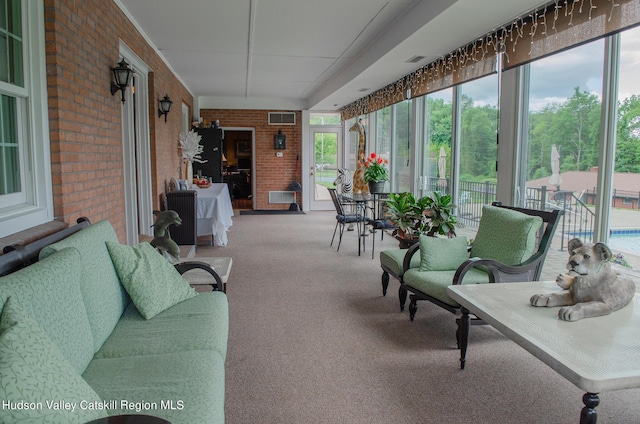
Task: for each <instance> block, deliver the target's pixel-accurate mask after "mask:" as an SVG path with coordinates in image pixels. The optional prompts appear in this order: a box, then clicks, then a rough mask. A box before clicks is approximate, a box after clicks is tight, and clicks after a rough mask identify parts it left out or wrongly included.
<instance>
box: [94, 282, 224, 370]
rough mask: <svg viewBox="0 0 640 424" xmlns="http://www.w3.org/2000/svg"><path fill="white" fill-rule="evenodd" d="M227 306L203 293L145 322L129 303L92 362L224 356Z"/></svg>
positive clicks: (211, 294) (214, 295) (219, 298)
mask: <svg viewBox="0 0 640 424" xmlns="http://www.w3.org/2000/svg"><path fill="white" fill-rule="evenodd" d="M228 335H229V302H228V301H227V296H226V295H225V294H224V293H223V292H219V291H215V292H203V293H200V294H199V295H198V296H196V297H193V298H191V299H188V300H185V301H184V302H181V303H178V304H177V305H174V306H172V307H171V308H169V309H167V310H165V311H163V312H160V313H159V314H158V315H156V316H155V317H153V319H150V320H146V319H144V317H143V316H142V315H140V312H139V311H138V309H137V308H136V307H135V305H134V304H133V303H132V304H131V305H129V307H128V308H127V310H126V311H125V312H124V314H123V315H122V318H120V321H119V322H118V325H116V328H115V329H114V330H113V333H112V334H111V336H110V337H109V338H108V339H107V341H106V342H105V343H104V344H103V345H102V348H101V349H100V350H99V351H98V352H97V353H96V355H95V357H96V358H116V357H122V356H136V355H153V354H159V353H174V352H180V351H187V350H215V351H217V352H218V353H220V355H221V356H222V358H223V359H225V358H226V355H227V339H228Z"/></svg>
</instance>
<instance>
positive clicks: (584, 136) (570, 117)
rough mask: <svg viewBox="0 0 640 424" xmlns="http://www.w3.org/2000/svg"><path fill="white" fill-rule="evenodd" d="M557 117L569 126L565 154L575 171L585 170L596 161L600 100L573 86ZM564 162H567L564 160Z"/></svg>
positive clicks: (594, 164)
mask: <svg viewBox="0 0 640 424" xmlns="http://www.w3.org/2000/svg"><path fill="white" fill-rule="evenodd" d="M559 118H560V119H561V120H562V122H564V123H565V124H566V125H567V128H570V129H571V131H570V132H569V134H568V136H569V137H568V139H567V140H566V142H567V143H563V144H564V145H566V146H567V147H568V148H565V149H563V152H565V153H564V154H565V156H567V155H571V157H572V158H573V160H574V164H575V165H574V166H575V168H574V169H575V170H576V171H585V170H588V169H589V168H590V167H592V166H596V165H597V163H598V150H599V149H598V147H599V139H600V100H599V99H598V96H596V95H595V94H592V93H589V92H587V91H582V92H580V87H575V89H574V93H573V96H571V97H570V98H569V99H568V100H567V101H566V102H565V103H564V104H563V106H562V108H561V110H560V111H559ZM565 163H568V162H567V161H565Z"/></svg>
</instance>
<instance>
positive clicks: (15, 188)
mask: <svg viewBox="0 0 640 424" xmlns="http://www.w3.org/2000/svg"><path fill="white" fill-rule="evenodd" d="M22 62H23V61H22V12H21V5H20V2H19V1H17V0H13V1H2V2H0V81H1V82H2V83H4V84H2V86H1V89H2V91H0V196H3V200H4V202H3V203H7V204H12V203H17V202H19V201H24V199H25V197H24V195H23V193H22V182H21V180H22V176H21V168H22V166H21V161H20V150H21V148H20V145H19V142H18V141H19V137H20V133H19V130H18V119H19V118H20V116H19V114H18V103H19V102H20V103H22V101H23V98H24V76H23V66H22ZM10 195H11V196H10Z"/></svg>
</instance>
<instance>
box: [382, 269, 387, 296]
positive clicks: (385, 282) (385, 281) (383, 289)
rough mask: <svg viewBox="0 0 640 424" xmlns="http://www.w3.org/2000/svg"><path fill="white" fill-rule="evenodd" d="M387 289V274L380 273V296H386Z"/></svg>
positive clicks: (385, 272)
mask: <svg viewBox="0 0 640 424" xmlns="http://www.w3.org/2000/svg"><path fill="white" fill-rule="evenodd" d="M387 287H389V273H388V272H387V271H382V295H383V296H386V295H387Z"/></svg>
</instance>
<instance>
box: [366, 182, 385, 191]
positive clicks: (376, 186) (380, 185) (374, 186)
mask: <svg viewBox="0 0 640 424" xmlns="http://www.w3.org/2000/svg"><path fill="white" fill-rule="evenodd" d="M384 184H385V181H369V193H383V192H384Z"/></svg>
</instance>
